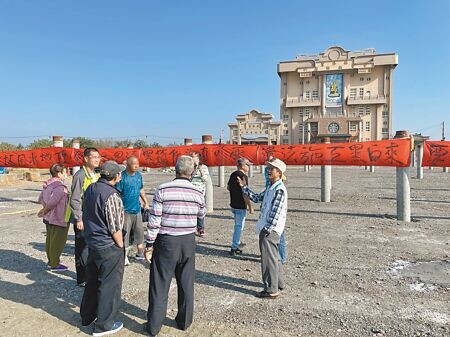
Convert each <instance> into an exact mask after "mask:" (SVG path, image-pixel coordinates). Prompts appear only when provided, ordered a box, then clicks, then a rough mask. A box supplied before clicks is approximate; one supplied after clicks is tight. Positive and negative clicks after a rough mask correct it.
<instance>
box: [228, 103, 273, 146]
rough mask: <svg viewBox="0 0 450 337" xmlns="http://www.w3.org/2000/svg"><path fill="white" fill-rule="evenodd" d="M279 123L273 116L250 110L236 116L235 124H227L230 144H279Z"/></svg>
mask: <svg viewBox="0 0 450 337" xmlns="http://www.w3.org/2000/svg"><path fill="white" fill-rule="evenodd" d="M280 125H281V123H280V122H279V121H274V120H273V115H271V114H268V113H261V112H259V111H257V110H251V111H249V112H248V113H246V114H241V115H237V116H236V122H235V123H229V124H228V127H229V128H230V144H269V145H277V144H280Z"/></svg>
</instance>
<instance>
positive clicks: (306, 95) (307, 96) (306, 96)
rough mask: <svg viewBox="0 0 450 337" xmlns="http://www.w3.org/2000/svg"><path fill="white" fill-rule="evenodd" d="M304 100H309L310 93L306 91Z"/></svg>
mask: <svg viewBox="0 0 450 337" xmlns="http://www.w3.org/2000/svg"><path fill="white" fill-rule="evenodd" d="M305 98H306V99H310V98H311V92H309V91H307V92H305Z"/></svg>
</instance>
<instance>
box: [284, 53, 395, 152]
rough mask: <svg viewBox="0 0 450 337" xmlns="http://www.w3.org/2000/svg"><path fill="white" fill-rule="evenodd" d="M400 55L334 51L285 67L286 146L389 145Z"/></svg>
mask: <svg viewBox="0 0 450 337" xmlns="http://www.w3.org/2000/svg"><path fill="white" fill-rule="evenodd" d="M397 64H398V55H397V54H395V53H388V54H377V53H376V51H375V50H374V49H365V50H362V51H353V52H351V51H346V50H344V49H343V48H341V47H338V46H335V47H330V48H328V49H327V50H325V52H323V53H320V54H319V55H300V56H297V57H296V59H295V60H293V61H286V62H280V63H279V64H278V75H279V76H280V80H281V90H280V92H281V95H280V98H281V99H280V119H281V133H282V134H281V144H305V143H316V142H320V141H321V138H322V137H330V139H331V141H332V142H348V141H370V140H380V139H389V138H391V135H392V79H393V70H394V68H395V67H396V66H397Z"/></svg>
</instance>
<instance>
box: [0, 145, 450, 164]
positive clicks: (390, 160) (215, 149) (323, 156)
mask: <svg viewBox="0 0 450 337" xmlns="http://www.w3.org/2000/svg"><path fill="white" fill-rule="evenodd" d="M431 143H441V142H431ZM446 144H447V145H448V142H447V143H446ZM410 146H411V143H410V139H409V138H405V139H394V140H381V141H373V142H361V143H331V144H304V145H272V146H270V145H230V144H215V145H204V144H200V145H190V146H177V147H163V148H142V149H123V148H114V149H99V152H100V155H101V156H102V158H103V160H115V161H117V162H118V163H122V162H123V161H125V160H126V159H127V157H129V156H131V155H134V156H136V157H138V158H139V163H140V165H141V166H144V167H153V168H158V167H169V166H174V165H175V162H176V159H177V158H178V156H180V155H183V154H190V153H192V152H194V151H195V152H199V153H201V154H202V157H203V162H204V163H205V164H206V165H208V166H221V165H223V166H234V165H236V160H237V159H238V158H240V157H246V158H248V159H249V160H250V161H251V162H253V163H254V164H256V165H261V164H264V163H265V162H266V160H267V157H268V156H269V155H272V156H274V157H276V158H280V159H281V160H283V161H284V162H285V163H286V164H287V165H343V166H395V167H406V166H409V164H410ZM447 153H448V148H447ZM439 158H440V157H439ZM446 158H447V159H446V160H447V162H448V160H449V159H448V155H447V157H446ZM54 163H61V164H64V165H65V166H66V167H73V166H81V165H82V164H83V149H73V148H57V147H51V148H43V149H35V150H23V151H2V152H0V166H4V167H23V168H49V167H50V166H51V165H52V164H54ZM433 166H438V165H436V164H433ZM447 166H450V165H447Z"/></svg>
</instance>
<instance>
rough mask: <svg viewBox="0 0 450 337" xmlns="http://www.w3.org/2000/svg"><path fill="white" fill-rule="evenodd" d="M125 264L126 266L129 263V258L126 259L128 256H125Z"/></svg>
mask: <svg viewBox="0 0 450 337" xmlns="http://www.w3.org/2000/svg"><path fill="white" fill-rule="evenodd" d="M125 265H126V266H129V265H130V260H128V256H125Z"/></svg>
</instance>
